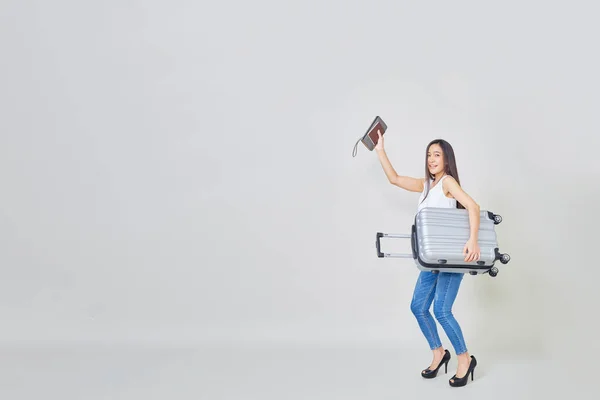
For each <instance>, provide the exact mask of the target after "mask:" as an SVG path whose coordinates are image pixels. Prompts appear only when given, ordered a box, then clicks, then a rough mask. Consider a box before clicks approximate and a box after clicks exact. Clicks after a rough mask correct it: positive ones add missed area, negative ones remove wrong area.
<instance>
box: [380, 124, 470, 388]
mask: <svg viewBox="0 0 600 400" xmlns="http://www.w3.org/2000/svg"><path fill="white" fill-rule="evenodd" d="M378 134H379V141H378V142H377V146H375V149H376V152H377V155H378V157H379V161H380V162H381V166H382V167H383V170H384V171H385V174H386V176H387V178H388V180H389V181H390V183H391V184H393V185H396V186H398V187H400V188H402V189H405V190H408V191H411V192H421V197H420V199H419V205H418V208H417V212H418V211H419V210H421V209H422V208H423V207H448V208H466V209H467V210H468V213H469V223H470V227H471V231H470V237H469V239H468V241H467V242H466V243H465V246H464V249H463V254H464V256H465V258H464V259H465V261H467V262H470V261H477V260H479V257H480V249H479V245H478V243H477V240H478V239H477V238H478V231H479V205H478V204H477V203H476V202H475V201H474V200H473V199H472V198H471V197H470V196H469V195H468V194H467V193H465V192H464V191H463V189H462V188H461V187H460V180H459V178H458V171H457V168H456V160H455V158H454V150H453V149H452V146H451V145H450V144H449V143H448V142H446V141H445V140H442V139H437V140H434V141H432V142H431V143H429V145H428V146H427V151H426V156H425V176H426V177H427V179H425V178H411V177H407V176H401V175H398V174H397V173H396V171H395V170H394V168H393V167H392V164H391V163H390V161H389V160H388V157H387V155H386V153H385V150H384V145H383V136H382V135H381V133H380V132H378ZM463 277H464V274H463V273H455V272H439V273H437V274H434V273H433V272H431V271H421V273H420V274H419V277H418V279H417V283H416V286H415V289H414V293H413V298H412V302H411V311H412V312H413V314H414V315H415V317H416V319H417V322H418V324H419V327H420V328H421V331H422V332H423V335H425V338H426V339H427V342H428V343H429V347H430V349H431V350H432V351H433V361H432V362H431V364H430V365H429V367H428V368H427V369H425V370H423V371H421V375H422V376H423V377H424V378H434V377H436V376H437V372H438V370H439V369H440V367H441V366H442V365H445V370H446V372H448V361H450V352H449V351H448V350H444V348H443V346H442V343H441V341H440V338H439V336H438V332H437V328H436V325H435V321H434V319H433V317H432V316H431V313H430V312H429V308H430V307H431V304H432V303H434V305H433V313H434V315H435V318H436V319H437V321H438V322H439V323H440V325H441V326H442V328H443V329H444V332H445V333H446V335H447V336H448V338H449V339H450V342H451V343H452V346H453V347H454V351H455V353H456V355H457V358H458V368H457V371H456V374H455V375H454V376H453V377H452V378H451V379H450V381H449V383H450V386H464V385H466V384H467V380H468V377H469V374H471V380H473V371H474V369H475V367H476V366H477V360H476V359H475V357H474V356H469V353H468V351H467V346H466V344H465V339H464V337H463V334H462V330H461V328H460V325H459V324H458V322H457V321H456V319H455V318H454V316H453V315H452V304H453V303H454V300H455V299H456V295H457V293H458V289H459V287H460V283H461V281H462V279H463Z"/></svg>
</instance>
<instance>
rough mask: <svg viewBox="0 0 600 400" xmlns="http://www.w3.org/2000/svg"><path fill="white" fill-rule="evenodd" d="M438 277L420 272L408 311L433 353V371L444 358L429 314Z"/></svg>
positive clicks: (433, 322)
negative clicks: (409, 310)
mask: <svg viewBox="0 0 600 400" xmlns="http://www.w3.org/2000/svg"><path fill="white" fill-rule="evenodd" d="M437 279H438V276H437V274H433V273H431V272H429V271H421V273H420V274H419V277H418V279H417V283H416V285H415V289H414V293H413V297H412V301H411V303H410V309H411V311H412V313H413V314H414V316H415V317H416V318H417V322H418V323H419V327H420V328H421V332H423V335H424V336H425V339H427V343H429V348H430V349H431V350H432V351H433V361H432V362H431V365H430V368H431V369H434V368H436V367H437V366H438V364H439V362H440V361H441V360H442V357H444V348H443V347H442V342H441V340H440V337H439V335H438V331H437V327H436V325H435V320H434V319H433V316H432V315H431V313H430V312H429V308H430V307H431V303H432V302H433V298H434V296H435V293H436V290H435V288H436V283H437Z"/></svg>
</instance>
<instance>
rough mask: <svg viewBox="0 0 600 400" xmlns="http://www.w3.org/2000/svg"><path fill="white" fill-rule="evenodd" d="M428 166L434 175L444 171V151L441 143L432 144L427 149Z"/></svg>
mask: <svg viewBox="0 0 600 400" xmlns="http://www.w3.org/2000/svg"><path fill="white" fill-rule="evenodd" d="M427 168H429V172H430V173H431V174H432V175H437V174H439V173H440V172H443V171H444V153H443V152H442V147H441V146H440V145H439V144H437V143H436V144H432V145H431V146H430V147H429V150H428V151H427Z"/></svg>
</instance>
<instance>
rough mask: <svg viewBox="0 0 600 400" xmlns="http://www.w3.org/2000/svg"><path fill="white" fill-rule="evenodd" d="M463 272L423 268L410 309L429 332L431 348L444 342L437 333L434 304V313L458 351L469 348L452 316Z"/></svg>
mask: <svg viewBox="0 0 600 400" xmlns="http://www.w3.org/2000/svg"><path fill="white" fill-rule="evenodd" d="M463 277H464V274H463V273H455V272H440V273H438V274H434V273H432V272H430V271H421V273H420V274H419V278H418V279H417V284H416V285H415V290H414V293H413V298H412V302H411V304H410V309H411V311H412V313H413V314H414V315H415V317H416V318H417V322H418V323H419V327H420V328H421V331H422V332H423V334H424V335H425V338H426V339H427V342H428V343H429V347H430V348H431V350H433V349H436V348H438V347H440V346H441V345H442V342H441V341H440V337H439V335H438V332H437V328H436V325H435V320H434V319H433V317H432V316H431V313H430V312H429V308H430V307H431V303H432V302H434V305H433V314H434V315H435V318H436V319H437V321H438V322H439V323H440V325H441V326H442V328H444V332H446V336H448V339H450V343H452V346H453V347H454V351H455V352H456V354H462V353H464V352H466V351H467V346H466V344H465V339H464V338H463V334H462V330H461V329H460V325H458V322H457V321H456V319H455V318H454V315H452V304H454V300H455V299H456V295H457V294H458V289H459V287H460V283H461V282H462V280H463Z"/></svg>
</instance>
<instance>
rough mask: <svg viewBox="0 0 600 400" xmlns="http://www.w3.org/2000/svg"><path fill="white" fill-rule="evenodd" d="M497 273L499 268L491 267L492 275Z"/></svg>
mask: <svg viewBox="0 0 600 400" xmlns="http://www.w3.org/2000/svg"><path fill="white" fill-rule="evenodd" d="M496 275H498V268H496V267H492V268H490V276H496Z"/></svg>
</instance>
